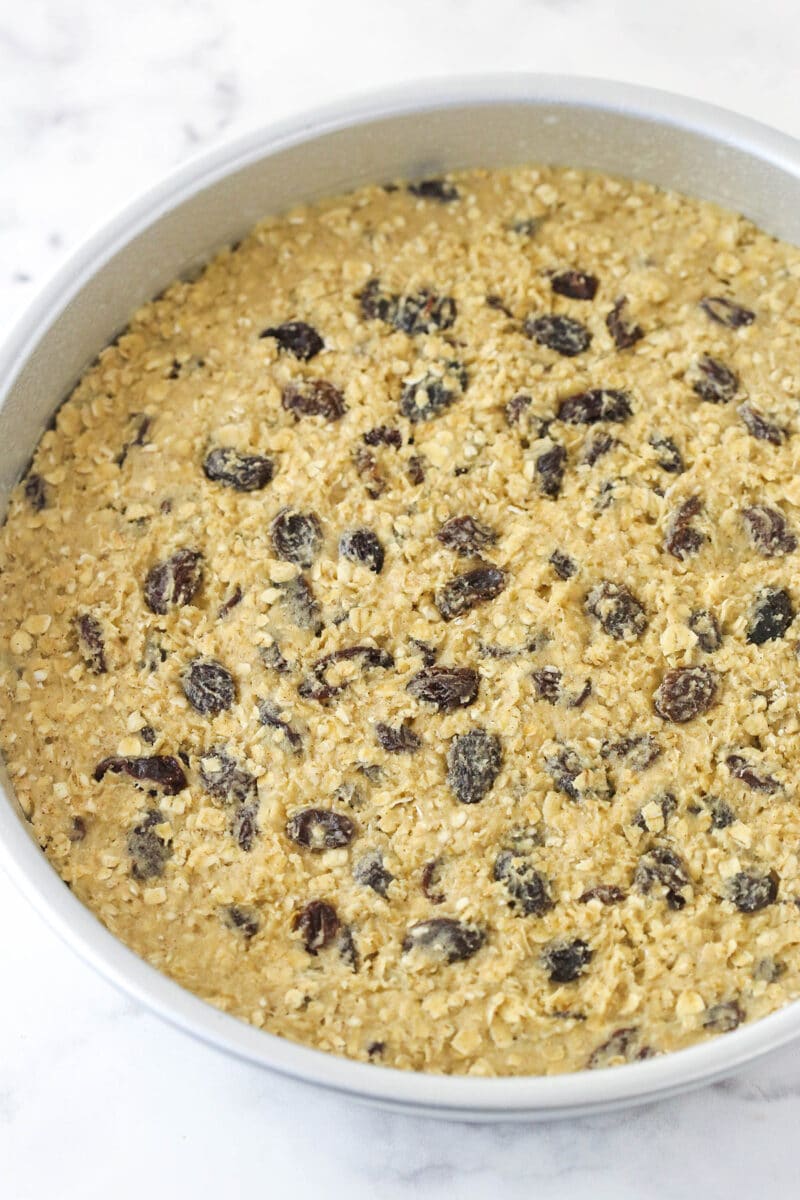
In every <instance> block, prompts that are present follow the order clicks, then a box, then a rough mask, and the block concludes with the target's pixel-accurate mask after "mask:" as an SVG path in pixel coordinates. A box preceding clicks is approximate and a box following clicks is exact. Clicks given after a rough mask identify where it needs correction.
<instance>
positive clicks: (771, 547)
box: [742, 504, 797, 558]
mask: <svg viewBox="0 0 800 1200" xmlns="http://www.w3.org/2000/svg"><path fill="white" fill-rule="evenodd" d="M742 520H743V521H744V526H745V529H746V531H747V535H748V537H749V538H750V541H751V542H752V544H753V547H754V549H756V550H757V551H758V553H759V554H761V555H763V556H764V558H776V557H777V556H778V555H781V554H793V553H794V551H795V550H796V549H797V537H796V535H795V534H794V533H793V532H792V530H791V529H790V527H789V523H788V521H787V520H786V517H785V516H784V515H783V513H782V512H780V511H779V510H778V509H777V508H769V506H768V505H766V504H754V505H753V506H752V507H751V508H744V509H742Z"/></svg>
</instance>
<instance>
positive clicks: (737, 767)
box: [725, 754, 781, 796]
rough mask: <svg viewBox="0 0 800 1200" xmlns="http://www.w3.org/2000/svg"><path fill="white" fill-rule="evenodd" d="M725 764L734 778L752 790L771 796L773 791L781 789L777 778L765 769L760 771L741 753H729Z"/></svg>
mask: <svg viewBox="0 0 800 1200" xmlns="http://www.w3.org/2000/svg"><path fill="white" fill-rule="evenodd" d="M725 765H726V766H727V768H728V770H729V771H730V773H731V775H732V776H733V778H734V779H739V780H741V782H742V783H744V784H746V785H747V787H749V788H752V789H753V791H754V792H764V793H766V795H768V796H771V795H773V794H774V793H775V792H779V791H781V785H780V783H779V782H778V780H777V779H775V778H774V777H773V776H772V775H770V774H768V772H766V771H760V770H759V769H758V767H757V766H755V765H754V764H753V763H751V762H748V761H747V759H746V758H745V757H744V756H743V755H741V754H729V755H728V757H727V758H726V759H725Z"/></svg>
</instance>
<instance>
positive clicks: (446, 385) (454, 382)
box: [400, 363, 467, 425]
mask: <svg viewBox="0 0 800 1200" xmlns="http://www.w3.org/2000/svg"><path fill="white" fill-rule="evenodd" d="M466 386H467V373H466V371H465V370H464V368H463V367H460V366H459V365H458V363H448V364H447V373H446V375H445V376H444V377H443V376H441V375H434V374H433V373H432V372H430V371H429V372H428V373H427V374H425V375H423V376H422V377H421V378H420V379H413V380H410V381H409V382H408V383H406V385H405V387H404V388H403V394H402V396H401V399H400V411H401V413H402V414H403V416H404V417H408V419H409V421H410V422H411V424H412V425H416V424H418V422H420V421H431V420H433V418H434V417H438V416H440V415H441V414H442V413H443V412H444V411H445V409H448V408H449V407H450V405H451V404H454V403H455V402H456V400H458V399H459V397H460V396H461V395H462V394H463V392H464V391H465V389H466Z"/></svg>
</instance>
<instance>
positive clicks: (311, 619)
mask: <svg viewBox="0 0 800 1200" xmlns="http://www.w3.org/2000/svg"><path fill="white" fill-rule="evenodd" d="M280 591H281V607H282V608H283V610H284V612H285V613H286V616H287V617H288V619H289V620H290V621H291V623H292V625H295V626H296V627H297V628H298V629H310V630H311V631H312V632H313V633H316V634H319V633H321V632H322V629H323V621H322V617H321V615H320V608H319V604H318V603H317V600H316V597H315V596H314V593H313V591H312V589H311V584H310V583H309V582H308V580H307V579H306V577H305V575H297V576H296V577H295V578H294V579H290V580H289V582H288V583H282V584H281V585H280ZM275 669H276V670H277V669H278V668H275Z"/></svg>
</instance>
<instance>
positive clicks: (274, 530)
mask: <svg viewBox="0 0 800 1200" xmlns="http://www.w3.org/2000/svg"><path fill="white" fill-rule="evenodd" d="M270 532H271V535H272V548H273V550H274V551H275V554H276V555H277V557H278V558H283V559H285V560H286V561H287V562H293V563H296V565H297V566H298V567H310V566H311V565H312V563H313V562H314V559H315V558H316V557H317V556H318V554H319V552H320V550H321V549H322V526H321V525H320V522H319V517H318V516H317V515H316V513H313V512H311V513H303V512H298V511H297V510H295V509H291V508H282V509H281V510H280V512H279V513H278V515H277V516H276V517H275V518H274V520H273V522H272V525H271V526H270Z"/></svg>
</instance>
